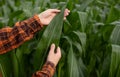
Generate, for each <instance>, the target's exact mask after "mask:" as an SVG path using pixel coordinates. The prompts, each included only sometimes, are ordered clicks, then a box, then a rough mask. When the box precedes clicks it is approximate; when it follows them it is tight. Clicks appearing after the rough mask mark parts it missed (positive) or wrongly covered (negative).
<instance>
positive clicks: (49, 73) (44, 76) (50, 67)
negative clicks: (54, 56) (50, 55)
mask: <svg viewBox="0 0 120 77" xmlns="http://www.w3.org/2000/svg"><path fill="white" fill-rule="evenodd" d="M54 72H55V65H54V64H53V63H52V62H50V61H47V62H46V63H45V65H44V66H43V68H42V70H41V71H37V72H36V73H34V74H33V76H32V77H53V75H54Z"/></svg>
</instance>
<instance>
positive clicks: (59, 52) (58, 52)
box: [56, 47, 61, 57]
mask: <svg viewBox="0 0 120 77" xmlns="http://www.w3.org/2000/svg"><path fill="white" fill-rule="evenodd" d="M56 55H58V57H61V50H60V47H57V52H56Z"/></svg>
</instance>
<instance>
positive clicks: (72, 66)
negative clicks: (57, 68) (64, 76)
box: [68, 46, 80, 77]
mask: <svg viewBox="0 0 120 77" xmlns="http://www.w3.org/2000/svg"><path fill="white" fill-rule="evenodd" d="M69 48H70V49H69V52H68V77H80V76H79V70H78V65H77V59H76V57H75V55H74V53H73V48H72V46H70V47H69Z"/></svg>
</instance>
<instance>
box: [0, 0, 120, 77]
mask: <svg viewBox="0 0 120 77" xmlns="http://www.w3.org/2000/svg"><path fill="white" fill-rule="evenodd" d="M65 4H67V5H66V7H67V8H68V9H70V11H71V13H70V15H69V16H68V17H67V20H65V21H64V23H63V25H61V26H62V27H61V28H62V32H61V30H59V31H57V28H56V27H55V26H54V28H55V31H56V32H51V34H52V35H58V36H57V37H58V40H57V44H58V42H59V46H60V47H61V50H62V58H61V60H60V62H59V64H58V66H57V67H56V72H55V75H54V77H120V57H119V56H120V9H119V8H120V1H119V0H0V28H3V27H6V26H8V25H9V26H10V27H13V25H14V24H15V22H17V21H22V20H24V19H27V18H29V17H32V16H33V15H34V14H38V13H40V12H42V11H44V10H46V9H49V8H58V9H61V8H62V7H63V5H65ZM61 16H62V15H61ZM60 20H61V19H60V18H57V19H56V21H54V20H53V21H54V22H57V24H59V25H60V23H61V24H62V22H58V21H60ZM51 23H52V22H51ZM50 27H53V26H50ZM47 28H48V27H44V28H43V29H42V30H41V31H40V32H38V33H37V34H36V35H35V37H34V38H33V39H31V40H30V41H27V42H25V43H24V44H23V45H21V46H20V47H19V48H17V49H14V50H13V51H11V52H9V53H6V54H3V55H0V69H1V72H2V74H3V77H31V76H32V73H34V72H35V71H36V70H38V69H39V68H38V67H37V66H35V65H34V63H38V64H39V63H40V62H41V63H40V64H42V65H43V63H44V62H45V59H46V57H47V54H45V55H44V58H43V56H42V55H41V54H42V53H47V51H48V50H49V48H48V46H49V45H50V44H51V41H50V40H48V39H49V36H47V37H45V39H44V41H45V42H40V41H41V39H43V38H44V36H45V35H49V34H48V33H47V34H45V32H47V31H52V30H53V29H47ZM54 38H55V37H54V36H53V37H52V40H53V39H54ZM46 41H47V42H46ZM48 42H50V43H48ZM52 42H54V40H53V41H52ZM41 43H44V44H43V45H42V44H41ZM40 45H41V46H40ZM39 46H40V48H47V50H46V52H45V51H39V50H40V48H38V47H39ZM37 52H38V53H40V52H42V53H40V55H35V54H36V53H37ZM34 56H36V57H37V58H40V60H37V59H36V60H35V58H34ZM38 61H40V62H38ZM42 62H43V63H42ZM40 68H41V67H40Z"/></svg>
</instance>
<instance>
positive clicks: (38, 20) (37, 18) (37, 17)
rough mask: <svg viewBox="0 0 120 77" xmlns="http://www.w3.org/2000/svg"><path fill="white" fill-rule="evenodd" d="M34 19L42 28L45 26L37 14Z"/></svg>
mask: <svg viewBox="0 0 120 77" xmlns="http://www.w3.org/2000/svg"><path fill="white" fill-rule="evenodd" d="M34 19H35V20H36V21H37V22H38V23H39V24H40V26H41V27H43V24H42V23H41V21H40V18H39V16H38V15H37V14H35V15H34Z"/></svg>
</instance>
